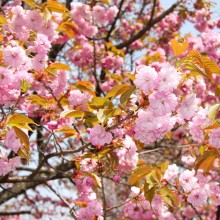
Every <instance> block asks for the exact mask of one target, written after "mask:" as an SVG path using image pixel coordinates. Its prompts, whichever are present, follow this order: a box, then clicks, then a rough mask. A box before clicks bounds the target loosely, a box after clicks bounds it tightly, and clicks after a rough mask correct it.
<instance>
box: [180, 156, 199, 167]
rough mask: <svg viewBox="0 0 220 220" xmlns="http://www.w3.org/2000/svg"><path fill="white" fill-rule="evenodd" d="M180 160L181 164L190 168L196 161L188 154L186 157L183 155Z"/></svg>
mask: <svg viewBox="0 0 220 220" xmlns="http://www.w3.org/2000/svg"><path fill="white" fill-rule="evenodd" d="M181 160H182V162H183V163H185V164H186V165H189V166H192V165H193V164H194V162H195V160H196V158H195V157H193V156H191V155H190V154H188V155H183V156H182V157H181Z"/></svg>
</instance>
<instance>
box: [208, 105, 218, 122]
mask: <svg viewBox="0 0 220 220" xmlns="http://www.w3.org/2000/svg"><path fill="white" fill-rule="evenodd" d="M219 111H220V104H215V105H213V106H212V107H211V108H210V109H209V111H208V117H209V118H210V119H211V120H212V122H214V121H215V119H216V115H217V113H218V112H219Z"/></svg>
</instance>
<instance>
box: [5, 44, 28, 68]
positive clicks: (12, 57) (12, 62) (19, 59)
mask: <svg viewBox="0 0 220 220" xmlns="http://www.w3.org/2000/svg"><path fill="white" fill-rule="evenodd" d="M2 56H3V59H4V62H5V64H6V65H7V66H11V67H13V68H17V67H19V66H21V65H22V64H23V63H24V62H25V60H26V54H25V51H24V49H23V48H22V47H20V46H15V47H12V46H7V47H5V48H3V49H2Z"/></svg>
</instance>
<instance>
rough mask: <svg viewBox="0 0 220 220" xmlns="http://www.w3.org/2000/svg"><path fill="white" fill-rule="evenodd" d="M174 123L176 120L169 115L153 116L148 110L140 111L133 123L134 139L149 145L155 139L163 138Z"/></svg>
mask: <svg viewBox="0 0 220 220" xmlns="http://www.w3.org/2000/svg"><path fill="white" fill-rule="evenodd" d="M175 123H176V118H175V117H171V116H170V115H169V114H167V115H163V116H155V115H154V114H153V113H152V112H151V111H149V110H146V111H143V110H140V111H139V112H138V118H137V119H136V122H135V127H134V131H135V135H134V138H135V139H136V140H139V141H141V142H142V143H145V144H149V143H150V142H153V141H155V140H156V139H161V138H163V136H164V135H165V134H166V133H167V132H170V130H171V129H172V128H173V126H174V125H175Z"/></svg>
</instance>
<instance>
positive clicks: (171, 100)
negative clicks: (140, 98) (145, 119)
mask: <svg viewBox="0 0 220 220" xmlns="http://www.w3.org/2000/svg"><path fill="white" fill-rule="evenodd" d="M149 102H150V107H151V108H152V110H153V113H154V114H155V115H161V116H162V115H166V114H168V113H171V112H172V111H174V110H175V108H176V106H177V105H178V102H177V97H176V96H175V94H174V93H164V92H156V91H154V92H153V93H152V94H151V95H150V96H149Z"/></svg>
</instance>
